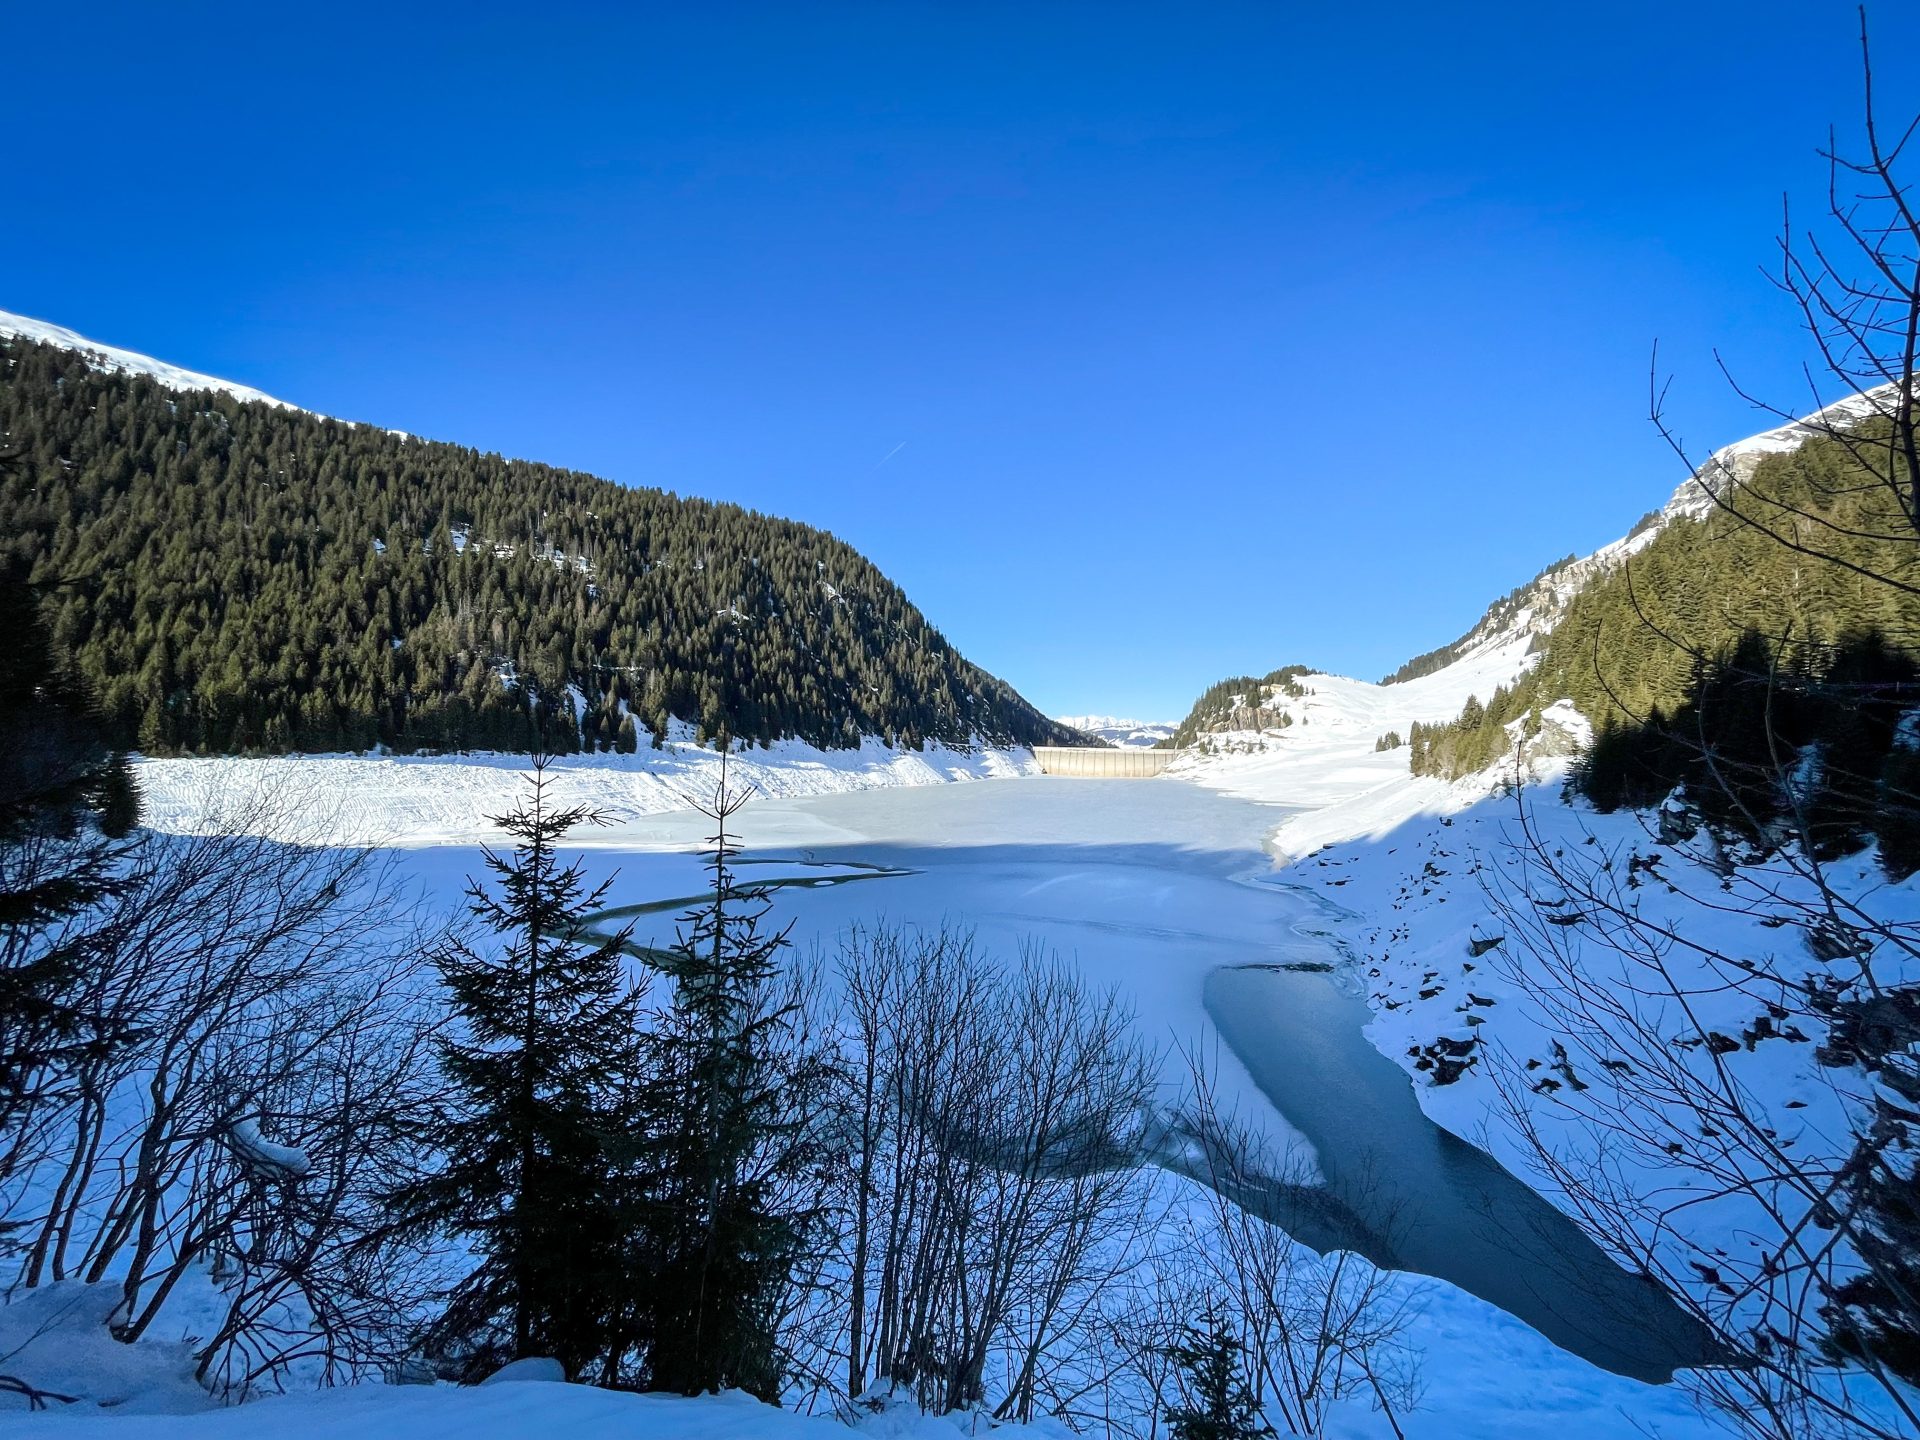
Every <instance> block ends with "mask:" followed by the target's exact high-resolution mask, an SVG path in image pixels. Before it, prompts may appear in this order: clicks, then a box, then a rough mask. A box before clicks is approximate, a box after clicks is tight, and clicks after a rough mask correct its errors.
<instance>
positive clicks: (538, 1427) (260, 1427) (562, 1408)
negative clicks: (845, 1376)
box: [7, 1382, 844, 1440]
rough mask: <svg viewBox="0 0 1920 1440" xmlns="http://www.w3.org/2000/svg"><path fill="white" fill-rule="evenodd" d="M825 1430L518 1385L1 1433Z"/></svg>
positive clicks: (600, 1438)
mask: <svg viewBox="0 0 1920 1440" xmlns="http://www.w3.org/2000/svg"><path fill="white" fill-rule="evenodd" d="M829 1425H833V1422H831V1421H824V1420H818V1419H809V1418H807V1417H805V1416H800V1415H794V1414H791V1413H789V1412H787V1411H784V1410H777V1409H775V1408H774V1407H772V1406H770V1405H763V1404H761V1403H760V1402H759V1401H758V1400H755V1399H752V1398H751V1397H749V1396H746V1395H740V1394H732V1395H710V1396H705V1397H702V1398H700V1399H697V1400H686V1399H682V1398H680V1397H678V1396H661V1395H629V1394H622V1393H619V1392H616V1391H612V1390H596V1389H594V1388H592V1387H591V1386H586V1385H553V1384H540V1383H535V1382H520V1383H515V1384H501V1385H482V1386H478V1387H475V1388H472V1389H465V1388H461V1387H459V1386H450V1385H432V1386H427V1385H420V1386H390V1385H348V1386H342V1387H340V1388H338V1389H334V1390H321V1391H316V1392H313V1393H310V1394H304V1395H283V1396H276V1397H274V1398H272V1399H268V1400H256V1401H254V1402H253V1403H251V1404H248V1405H236V1406H233V1407H231V1408H229V1409H224V1410H212V1411H206V1412H203V1413H201V1414H197V1415H124V1416H116V1415H112V1414H111V1413H108V1414H100V1413H99V1412H95V1413H94V1414H92V1415H88V1416H81V1415H76V1414H73V1413H72V1412H71V1411H68V1412H67V1413H63V1414H53V1413H47V1414H41V1415H35V1416H10V1417H9V1420H8V1427H7V1428H8V1431H9V1433H11V1434H15V1435H30V1436H42V1435H44V1436H65V1437H73V1440H86V1437H93V1436H100V1437H112V1440H336V1437H337V1440H349V1437H351V1440H442V1437H445V1440H456V1437H457V1440H519V1437H525V1440H540V1437H546V1436H554V1435H564V1436H566V1437H568V1440H615V1437H618V1440H632V1437H645V1440H807V1437H811V1440H824V1436H825V1434H826V1431H825V1429H824V1428H823V1427H825V1426H829ZM834 1428H835V1429H843V1428H844V1427H840V1426H837V1425H836V1426H834Z"/></svg>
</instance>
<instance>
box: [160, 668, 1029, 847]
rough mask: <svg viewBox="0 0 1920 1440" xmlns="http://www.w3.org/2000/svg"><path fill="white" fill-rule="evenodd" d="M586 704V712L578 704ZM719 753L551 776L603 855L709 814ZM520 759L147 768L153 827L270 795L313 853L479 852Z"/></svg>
mask: <svg viewBox="0 0 1920 1440" xmlns="http://www.w3.org/2000/svg"><path fill="white" fill-rule="evenodd" d="M578 703H579V701H578V699H577V698H576V704H578ZM720 759H721V757H720V753H719V752H718V751H716V750H713V749H710V748H706V747H703V746H700V745H698V744H696V743H694V742H693V740H692V738H691V732H690V731H689V730H688V728H687V727H685V726H684V725H680V724H678V723H676V724H675V726H674V727H673V729H672V730H671V732H670V736H669V739H668V740H667V742H666V744H665V746H664V747H663V748H662V749H660V750H653V749H651V748H649V747H648V746H647V744H646V743H645V741H644V740H643V741H642V745H641V748H640V750H639V751H638V752H637V753H635V754H632V755H617V754H597V755H575V756H569V757H567V758H565V759H563V760H560V761H557V762H556V763H555V764H554V767H553V769H552V771H551V772H550V774H551V779H552V781H553V792H552V793H553V794H554V796H555V797H556V800H557V802H558V803H560V804H564V805H585V806H588V807H590V808H592V809H595V810H598V811H600V812H602V813H603V814H604V815H605V816H606V818H607V819H608V821H609V822H610V825H609V827H608V828H607V829H605V830H601V831H583V832H582V835H583V838H584V839H586V840H588V841H589V842H590V843H596V844H620V843H623V837H626V836H629V835H631V834H632V832H633V831H634V828H635V826H636V825H637V824H639V822H641V821H643V820H644V819H645V818H646V817H649V816H654V815H660V814H664V813H667V812H670V811H679V810H685V809H686V807H687V806H689V805H692V804H695V803H697V802H699V801H702V800H705V799H706V798H707V797H708V796H710V795H711V794H712V793H713V787H714V785H715V783H716V782H717V781H718V779H719V774H720ZM526 768H527V763H526V757H525V756H521V755H496V754H474V755H453V756H424V755H404V756H365V755H327V756H317V755H289V756H275V757H270V758H255V759H165V760H162V759H139V760H137V761H136V763H135V772H136V774H137V775H138V777H139V782H140V789H141V796H142V804H143V807H144V808H143V813H144V815H145V817H146V821H147V823H148V824H149V825H152V826H153V827H154V828H156V829H160V830H166V831H172V832H183V831H194V830H197V829H200V828H202V827H203V826H204V825H205V824H206V823H207V822H208V819H209V817H210V816H212V815H213V814H215V813H216V812H217V811H219V810H220V809H221V808H222V807H221V805H220V797H221V796H222V795H231V794H232V793H235V792H240V793H251V792H254V791H257V790H260V789H262V788H269V789H274V790H277V791H279V792H280V793H282V794H284V795H286V796H288V797H290V798H291V799H292V800H293V801H294V802H295V803H296V805H297V808H298V810H299V812H300V813H299V816H298V820H297V826H298V830H299V838H300V839H301V840H302V841H303V842H305V843H309V844H340V845H382V846H391V847H395V848H402V847H407V848H410V847H417V846H425V845H456V844H470V843H477V842H479V841H483V840H487V839H490V838H491V837H492V836H493V835H494V834H495V830H494V827H493V824H492V820H491V818H490V817H492V816H495V815H499V814H501V813H503V812H504V811H506V810H508V809H511V808H512V807H513V805H514V804H515V803H516V802H517V801H518V800H519V798H520V796H521V794H522V793H523V790H524V786H523V784H522V781H521V776H523V775H524V774H525V773H526ZM1038 768H1039V767H1038V766H1037V765H1036V764H1035V763H1034V760H1033V755H1032V752H1031V751H1028V750H1024V749H1018V748H996V747H992V746H979V747H976V748H972V749H957V748H952V747H948V746H944V745H934V744H930V745H928V746H927V747H926V748H925V749H924V750H907V749H893V748H890V747H889V746H887V745H885V744H883V743H882V742H881V741H879V740H877V739H874V738H872V737H869V738H867V739H865V740H863V741H862V742H861V744H860V746H859V747H858V748H857V749H852V750H820V749H816V748H815V747H813V746H811V745H808V744H806V743H805V742H803V741H798V740H781V741H775V742H774V743H773V744H772V745H771V746H768V747H766V748H760V747H755V748H752V749H747V750H736V751H734V752H732V754H731V755H730V756H729V757H728V760H727V772H728V775H729V778H730V780H731V782H732V783H733V784H735V785H740V786H748V787H751V788H752V789H753V790H754V791H755V792H756V793H757V794H759V795H761V796H768V797H773V796H797V795H827V794H835V793H839V792H842V791H848V790H868V789H892V788H897V787H899V786H910V785H939V784H945V783H949V782H954V781H965V780H983V779H992V778H1003V777H1007V776H1014V775H1031V774H1035V773H1037V772H1038Z"/></svg>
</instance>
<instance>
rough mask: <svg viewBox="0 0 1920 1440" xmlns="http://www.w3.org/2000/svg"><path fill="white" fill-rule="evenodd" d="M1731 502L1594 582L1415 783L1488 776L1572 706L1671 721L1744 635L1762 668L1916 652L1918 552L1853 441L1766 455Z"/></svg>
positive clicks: (1624, 717) (1679, 517)
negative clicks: (1846, 655) (1557, 707)
mask: <svg viewBox="0 0 1920 1440" xmlns="http://www.w3.org/2000/svg"><path fill="white" fill-rule="evenodd" d="M1868 423H1872V422H1868ZM1725 498H1726V500H1727V508H1722V507H1720V506H1717V505H1714V504H1713V503H1712V502H1711V501H1708V502H1707V503H1706V504H1705V505H1704V506H1701V505H1695V506H1693V507H1691V508H1690V509H1689V510H1687V511H1684V512H1681V513H1674V514H1670V515H1668V516H1667V518H1666V520H1665V523H1663V524H1662V525H1661V526H1660V528H1659V530H1658V532H1657V533H1655V534H1653V535H1651V536H1649V537H1648V538H1647V540H1646V543H1644V544H1643V545H1641V546H1639V547H1637V553H1635V554H1633V555H1632V556H1631V559H1630V563H1617V564H1613V565H1610V566H1607V567H1605V568H1596V569H1595V570H1594V571H1592V573H1590V574H1589V576H1588V577H1587V581H1586V583H1585V584H1584V585H1582V586H1581V587H1580V588H1579V589H1578V590H1577V591H1576V592H1575V593H1574V594H1572V595H1571V596H1570V597H1569V599H1568V600H1567V601H1566V603H1565V606H1564V608H1563V609H1562V610H1561V612H1560V613H1559V614H1558V616H1557V617H1556V618H1555V620H1554V623H1553V624H1552V626H1551V628H1550V629H1549V630H1548V631H1547V632H1546V633H1545V637H1544V640H1543V641H1541V642H1539V646H1538V648H1539V650H1540V654H1539V658H1538V662H1537V663H1536V664H1535V665H1534V666H1533V667H1532V668H1531V669H1530V670H1529V671H1528V672H1527V673H1526V674H1525V675H1524V676H1523V677H1521V678H1520V679H1519V680H1517V681H1516V682H1515V683H1514V684H1512V685H1511V686H1509V687H1503V688H1501V689H1499V690H1497V691H1495V692H1494V693H1493V694H1491V695H1484V696H1480V697H1477V698H1478V699H1479V700H1480V701H1481V702H1483V703H1479V704H1474V705H1471V706H1469V707H1468V709H1467V711H1466V712H1464V713H1463V714H1462V715H1461V716H1460V717H1459V718H1458V719H1456V720H1454V721H1452V722H1451V723H1449V724H1445V725H1437V726H1427V727H1422V728H1421V731H1420V733H1418V734H1417V735H1415V736H1413V737H1412V742H1413V743H1412V754H1411V763H1412V766H1413V770H1414V773H1416V774H1433V775H1438V776H1441V777H1444V778H1451V777H1455V776H1460V775H1465V774H1468V773H1471V772H1473V771H1476V770H1479V769H1482V768H1484V767H1485V766H1487V765H1488V764H1490V763H1492V762H1493V761H1495V760H1497V759H1499V758H1501V756H1502V754H1503V753H1505V752H1506V751H1507V750H1508V749H1510V747H1511V744H1512V735H1511V733H1510V731H1509V728H1508V727H1510V726H1514V725H1516V724H1518V726H1519V727H1520V728H1521V729H1522V730H1524V729H1525V728H1527V727H1528V726H1529V725H1531V724H1532V723H1534V720H1535V717H1537V716H1538V714H1539V713H1540V711H1541V710H1542V709H1543V708H1544V707H1546V706H1549V705H1551V704H1553V702H1555V701H1556V700H1560V699H1566V700H1571V701H1572V702H1573V703H1574V705H1575V706H1577V707H1578V708H1579V710H1580V711H1581V712H1582V713H1583V714H1585V715H1586V716H1587V717H1588V718H1589V719H1590V720H1591V721H1593V723H1594V724H1595V725H1596V726H1598V727H1601V728H1603V729H1604V728H1606V727H1609V726H1613V725H1618V724H1621V723H1630V724H1638V723H1640V722H1642V721H1644V720H1646V719H1647V718H1648V717H1650V716H1653V715H1655V714H1656V713H1664V714H1666V715H1672V714H1673V713H1674V712H1675V710H1676V709H1677V708H1679V707H1680V706H1682V705H1683V704H1685V703H1687V702H1688V701H1689V700H1690V699H1691V698H1692V697H1693V696H1694V693H1695V692H1696V690H1697V689H1698V687H1699V684H1700V683H1701V680H1702V677H1703V675H1704V674H1705V673H1706V672H1707V671H1709V670H1711V669H1712V667H1713V666H1714V664H1715V663H1716V662H1717V661H1719V660H1720V659H1722V658H1724V657H1726V656H1728V655H1730V654H1731V652H1732V651H1733V650H1734V649H1735V648H1736V646H1738V645H1739V644H1740V643H1741V641H1742V638H1743V637H1744V636H1749V635H1751V637H1752V639H1751V640H1750V641H1749V648H1750V649H1751V646H1752V645H1753V644H1754V643H1756V642H1757V644H1758V645H1759V650H1758V651H1757V652H1755V653H1757V655H1758V656H1759V657H1760V663H1762V664H1763V665H1767V664H1772V663H1775V662H1777V663H1778V664H1780V665H1781V666H1782V668H1783V670H1788V671H1791V670H1799V671H1802V672H1806V673H1819V672H1824V670H1825V668H1826V667H1827V665H1828V664H1829V663H1830V662H1831V660H1832V657H1833V656H1835V655H1836V654H1838V653H1839V650H1840V648H1841V646H1842V642H1845V641H1849V640H1850V639H1857V638H1858V637H1861V636H1867V635H1871V636H1874V637H1876V640H1875V643H1876V644H1879V643H1881V642H1884V644H1885V645H1886V646H1888V647H1891V649H1892V650H1893V651H1895V652H1902V651H1904V652H1916V651H1920V600H1917V599H1916V595H1920V545H1916V544H1915V543H1914V542H1913V540H1912V539H1911V538H1903V537H1901V536H1900V534H1899V531H1898V527H1897V526H1895V525H1893V524H1892V523H1890V519H1891V517H1889V516H1888V515H1886V514H1884V513H1882V511H1883V510H1884V508H1885V490H1884V487H1882V486H1880V485H1878V484H1877V483H1874V481H1873V479H1872V477H1871V476H1870V475H1868V474H1867V473H1865V472H1864V471H1863V470H1862V469H1861V467H1860V464H1859V462H1858V460H1857V459H1856V458H1855V456H1854V455H1853V454H1852V453H1851V452H1850V450H1849V447H1848V445H1846V444H1844V443H1842V442H1841V441H1840V440H1838V439H1836V438H1834V437H1831V436H1825V435H1816V436H1813V437H1811V438H1804V437H1803V438H1802V439H1801V441H1800V443H1798V448H1795V449H1791V450H1784V449H1782V450H1775V451H1773V452H1771V453H1767V454H1764V455H1761V456H1759V457H1757V458H1756V460H1755V462H1754V463H1753V464H1752V465H1751V466H1750V467H1747V470H1746V473H1745V475H1744V476H1743V477H1742V478H1741V483H1740V484H1739V485H1738V486H1737V487H1734V488H1731V489H1729V490H1728V491H1727V493H1726V496H1725ZM1671 508H1672V507H1670V509H1671ZM1783 515H1789V516H1798V517H1801V518H1800V519H1799V520H1797V521H1796V522H1795V523H1797V524H1798V525H1799V526H1800V529H1801V530H1802V531H1803V532H1804V533H1805V534H1806V535H1808V536H1812V537H1817V539H1818V543H1819V548H1820V549H1821V550H1822V551H1823V552H1824V554H1825V555H1826V556H1827V557H1829V558H1821V557H1819V556H1815V555H1811V554H1805V553H1799V552H1797V551H1796V550H1794V549H1791V548H1789V547H1788V546H1786V545H1783V544H1782V543H1780V541H1779V540H1778V539H1776V538H1775V537H1774V536H1773V535H1771V534H1769V533H1768V528H1763V527H1769V528H1777V527H1778V526H1779V524H1780V523H1781V521H1780V517H1781V516H1783ZM1582 563H1585V562H1582ZM1875 577H1884V578H1875ZM1889 580H1890V581H1891V582H1893V583H1886V582H1887V581H1889ZM1769 657H1771V658H1769Z"/></svg>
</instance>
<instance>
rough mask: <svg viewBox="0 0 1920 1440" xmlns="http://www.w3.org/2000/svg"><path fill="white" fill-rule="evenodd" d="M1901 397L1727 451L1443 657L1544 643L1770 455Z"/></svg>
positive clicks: (1866, 399)
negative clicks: (1624, 565) (1668, 532)
mask: <svg viewBox="0 0 1920 1440" xmlns="http://www.w3.org/2000/svg"><path fill="white" fill-rule="evenodd" d="M1893 391H1894V387H1893V386H1892V385H1881V386H1877V387H1875V388H1874V389H1872V390H1866V391H1862V392H1861V393H1859V394H1857V395H1849V396H1847V397H1846V398H1845V399H1843V400H1837V401H1835V402H1834V403H1833V404H1831V405H1827V406H1825V407H1823V408H1821V409H1820V410H1817V411H1815V412H1814V413H1812V414H1810V415H1808V416H1805V417H1804V418H1802V419H1799V420H1793V421H1789V422H1788V423H1786V424H1784V425H1778V426H1775V427H1774V428H1773V429H1771V430H1763V431H1761V432H1760V433H1759V434H1757V435H1749V436H1747V437H1746V438H1745V439H1744V440H1736V441H1734V442H1733V443H1732V444H1730V445H1723V446H1721V447H1720V448H1719V449H1718V450H1716V451H1714V452H1713V454H1712V455H1710V456H1708V457H1707V459H1706V461H1705V462H1704V463H1703V464H1702V465H1701V466H1700V468H1699V469H1697V470H1695V471H1694V472H1693V474H1691V475H1689V476H1688V477H1687V478H1686V479H1685V480H1682V481H1681V482H1680V484H1679V485H1678V486H1677V487H1675V489H1674V492H1673V494H1672V495H1670V496H1668V497H1667V501H1666V503H1665V504H1664V505H1662V506H1661V507H1660V508H1659V509H1658V510H1655V511H1653V512H1652V513H1651V514H1649V515H1648V516H1647V517H1646V518H1645V519H1643V520H1642V521H1641V522H1640V523H1639V524H1638V525H1636V526H1634V528H1633V529H1632V530H1630V531H1629V532H1628V533H1627V534H1625V535H1623V536H1621V537H1620V538H1619V539H1618V540H1614V541H1611V542H1609V543H1608V544H1606V545H1602V546H1601V547H1600V548H1599V549H1598V550H1595V551H1594V552H1593V553H1592V554H1590V555H1585V556H1581V557H1580V558H1578V559H1574V560H1568V561H1564V562H1562V563H1560V564H1557V565H1552V566H1549V567H1548V568H1547V569H1545V570H1543V571H1541V572H1540V573H1539V574H1538V575H1536V576H1535V577H1534V578H1533V579H1532V580H1531V581H1529V582H1528V583H1527V584H1525V585H1523V586H1521V587H1520V588H1519V589H1518V590H1516V591H1515V592H1514V593H1513V594H1512V595H1509V596H1507V597H1505V598H1503V599H1501V600H1497V601H1495V602H1494V603H1493V604H1492V605H1491V606H1489V607H1488V608H1487V612H1486V613H1485V614H1484V615H1482V616H1481V617H1480V619H1479V620H1478V621H1476V622H1475V623H1474V626H1473V628H1472V629H1471V630H1469V631H1467V633H1466V634H1465V635H1463V636H1461V637H1460V638H1459V639H1458V640H1456V641H1454V642H1453V643H1452V644H1451V645H1447V646H1443V647H1441V653H1443V654H1446V655H1448V657H1449V663H1455V662H1458V661H1459V660H1462V659H1466V658H1468V657H1470V656H1473V655H1476V654H1478V653H1481V652H1483V651H1488V650H1497V649H1500V648H1502V647H1504V646H1506V645H1508V644H1510V643H1511V642H1512V641H1514V640H1516V639H1521V638H1528V639H1530V638H1532V637H1534V636H1544V635H1545V634H1546V633H1547V632H1548V631H1550V630H1551V629H1552V628H1553V627H1554V625H1555V624H1556V623H1557V622H1558V621H1559V619H1560V617H1561V615H1562V614H1564V613H1565V612H1566V608H1567V605H1568V604H1569V603H1570V602H1571V601H1572V599H1573V597H1574V596H1575V595H1577V594H1579V593H1580V591H1581V590H1583V589H1585V588H1586V586H1587V585H1588V584H1590V583H1591V582H1592V581H1593V580H1594V579H1595V578H1596V577H1598V576H1600V575H1603V574H1605V573H1606V572H1608V571H1610V570H1612V569H1613V568H1614V567H1615V566H1616V565H1619V564H1620V563H1621V562H1622V561H1624V560H1628V559H1631V558H1632V557H1633V556H1635V555H1637V554H1639V553H1640V552H1641V551H1642V550H1644V549H1645V548H1646V547H1647V546H1648V545H1650V544H1652V543H1653V540H1654V537H1655V536H1657V535H1659V534H1660V532H1661V531H1663V530H1664V529H1666V527H1667V526H1668V525H1669V524H1671V523H1672V522H1673V521H1675V520H1699V519H1702V518H1703V517H1705V516H1706V515H1708V514H1710V513H1711V512H1712V511H1713V510H1714V508H1715V506H1716V504H1717V502H1716V501H1715V499H1714V495H1715V494H1716V493H1719V492H1721V491H1724V490H1725V489H1726V488H1727V487H1728V486H1732V485H1742V484H1745V483H1746V482H1747V481H1748V480H1750V479H1751V478H1752V477H1753V472H1754V470H1755V469H1756V468H1758V466H1759V464H1760V462H1761V461H1762V460H1764V459H1766V458H1767V457H1768V456H1769V455H1784V454H1786V453H1787V452H1789V451H1792V450H1797V449H1799V448H1800V446H1802V445H1804V444H1805V443H1806V442H1807V441H1808V440H1810V439H1812V438H1814V437H1815V436H1817V435H1823V434H1827V433H1830V432H1831V431H1833V430H1834V429H1836V428H1840V427H1844V426H1847V425H1852V424H1854V423H1856V422H1858V421H1860V420H1864V419H1867V418H1868V417H1870V416H1874V415H1886V414H1889V413H1891V412H1890V411H1889V409H1888V403H1889V400H1890V398H1891V397H1892V395H1893ZM1402 683H1404V682H1402Z"/></svg>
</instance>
